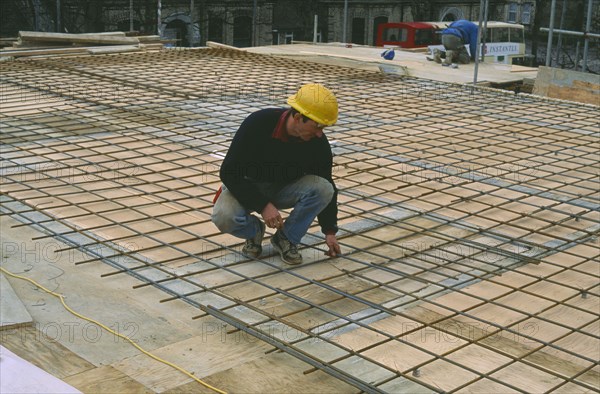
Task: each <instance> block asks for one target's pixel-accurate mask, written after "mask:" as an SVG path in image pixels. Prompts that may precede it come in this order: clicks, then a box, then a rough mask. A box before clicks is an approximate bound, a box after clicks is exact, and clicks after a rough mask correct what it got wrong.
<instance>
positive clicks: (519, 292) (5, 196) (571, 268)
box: [0, 44, 600, 393]
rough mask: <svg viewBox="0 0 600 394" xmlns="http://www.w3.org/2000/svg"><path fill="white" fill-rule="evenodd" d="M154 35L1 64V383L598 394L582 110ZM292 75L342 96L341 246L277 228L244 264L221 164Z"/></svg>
mask: <svg viewBox="0 0 600 394" xmlns="http://www.w3.org/2000/svg"><path fill="white" fill-rule="evenodd" d="M148 45H150V46H148V47H146V48H145V49H144V50H129V49H127V50H121V51H117V50H110V49H106V48H104V50H97V49H95V50H92V52H90V51H89V50H86V51H83V52H82V51H81V48H78V49H71V51H72V52H71V53H64V52H63V53H59V54H57V53H52V52H50V53H48V52H46V53H33V54H31V53H30V54H28V55H27V56H25V55H23V56H19V57H13V58H10V59H8V60H6V61H3V62H1V63H0V75H1V83H0V89H1V90H0V105H1V115H0V135H1V137H2V143H1V145H0V148H1V156H2V159H1V166H0V171H1V172H0V176H1V178H0V179H1V184H0V190H1V195H0V199H1V216H0V218H1V231H2V234H1V235H2V256H1V258H2V263H1V267H2V274H3V275H2V326H3V327H2V330H1V331H0V338H1V345H2V360H1V361H0V372H1V375H2V376H1V379H0V380H1V381H2V388H3V391H2V392H29V393H31V392H45V393H49V392H57V393H58V392H60V393H65V392H106V393H116V392H136V393H146V392H159V393H193V392H207V393H208V392H214V391H218V392H231V393H236V392H239V393H299V392H302V393H354V392H366V393H380V392H381V393H383V392H386V393H433V392H443V393H454V392H461V393H509V392H510V393H512V392H519V393H547V392H553V393H589V392H599V391H600V390H599V387H600V366H599V365H598V364H599V359H600V298H599V297H600V281H599V279H600V265H599V264H600V247H599V246H600V241H599V239H598V236H599V233H600V192H599V190H600V179H599V175H600V154H599V152H600V138H599V137H600V127H599V119H600V117H599V106H598V102H597V101H596V102H595V103H593V102H591V103H590V101H589V100H588V102H587V103H583V102H576V101H571V100H565V99H555V98H549V97H543V96H540V95H534V94H528V93H522V92H521V93H519V92H518V91H516V92H515V91H508V90H500V89H494V88H493V86H494V85H497V84H505V83H510V82H513V80H514V79H515V78H516V79H518V80H522V79H523V78H524V77H525V76H527V75H531V77H532V78H535V75H536V73H537V69H536V70H531V69H525V68H517V67H516V66H515V67H512V68H511V67H509V66H499V65H493V64H486V65H481V66H480V67H481V69H480V72H481V74H480V75H481V77H480V79H481V80H482V82H483V83H481V84H477V85H474V84H472V83H469V81H470V80H471V79H472V75H471V72H472V71H471V70H472V67H473V65H464V66H462V65H461V66H460V68H459V69H458V70H450V69H449V68H442V67H441V66H439V65H435V64H432V63H431V62H429V63H428V62H427V61H423V62H422V63H419V62H417V61H416V60H410V58H409V57H410V56H412V55H411V54H408V53H407V54H406V55H405V56H404V55H403V56H398V58H399V60H397V61H398V62H402V61H408V62H413V63H414V64H412V65H407V64H400V63H393V62H387V63H384V61H383V60H381V59H380V58H379V59H377V57H378V56H379V55H378V52H380V50H373V51H376V52H377V53H376V55H373V56H372V55H371V53H370V52H369V50H370V49H368V48H362V49H361V48H349V47H347V46H343V47H340V48H339V51H341V52H336V53H337V55H335V54H334V52H335V51H334V50H333V49H331V48H332V46H329V47H328V48H327V51H326V52H327V53H322V52H323V51H322V48H324V46H316V45H315V46H312V47H310V48H307V47H309V45H305V46H294V45H286V46H278V47H261V48H247V50H237V49H233V48H228V47H225V46H214V47H205V48H195V49H166V48H162V46H161V45H159V46H158V47H157V46H156V45H154V46H152V45H153V44H148ZM297 48H300V49H297ZM302 50H303V51H305V52H304V53H303V52H302ZM294 51H295V53H294ZM351 51H354V52H351ZM283 52H285V53H283ZM308 52H310V53H308ZM373 53H375V52H373ZM406 59H409V60H406ZM434 67H435V69H434ZM407 70H409V71H407ZM461 72H464V73H465V74H464V75H463V74H460V73H461ZM449 73H454V77H452V78H447V75H448V74H449ZM511 73H512V74H511ZM527 73H531V74H527ZM436 75H439V78H438V77H436ZM515 75H517V77H515ZM305 83H321V84H323V85H325V86H327V87H329V88H330V89H331V90H332V91H334V92H335V95H336V97H337V99H338V102H339V120H338V122H337V123H336V124H335V125H334V126H331V127H327V128H326V129H325V133H326V134H327V137H328V139H329V142H330V145H331V148H332V151H333V154H334V168H333V179H334V181H335V183H336V185H337V188H338V189H339V196H338V210H339V214H338V226H339V231H338V233H337V237H338V239H339V242H340V245H341V248H342V255H340V256H337V257H335V258H330V257H328V256H326V255H325V254H324V251H325V250H326V245H325V244H324V239H325V238H324V237H325V236H324V235H323V234H322V233H321V232H320V229H319V227H318V225H317V223H316V221H315V222H314V223H313V226H312V227H311V228H310V229H309V232H308V234H307V235H306V236H305V237H304V238H303V240H302V244H301V245H300V252H301V254H302V256H303V259H304V263H303V264H301V265H298V266H290V265H287V264H284V263H283V262H282V261H281V259H280V258H279V255H278V254H277V253H276V252H275V251H273V249H272V247H271V245H270V244H269V243H268V239H269V237H271V236H272V234H273V233H272V231H271V230H267V234H266V237H265V242H264V244H263V246H264V253H263V255H262V256H261V257H259V258H256V259H252V258H248V257H246V256H245V255H244V254H242V253H241V249H242V246H243V240H241V239H239V238H235V237H233V236H231V235H228V234H222V233H221V232H220V231H219V230H218V229H217V228H216V227H215V226H214V224H213V223H212V222H211V212H212V208H213V197H214V195H215V192H216V191H217V190H218V189H219V187H220V186H221V180H220V178H219V168H220V164H221V162H222V160H223V158H224V156H225V154H226V153H227V150H228V147H229V145H230V143H231V140H232V138H233V136H234V134H235V132H236V130H237V129H238V127H239V125H240V124H241V122H242V121H243V120H244V119H245V118H246V117H247V116H248V115H249V114H251V113H252V112H254V111H256V110H259V109H262V108H269V107H285V106H286V104H285V102H286V99H287V98H288V97H289V96H290V95H292V94H294V92H295V91H296V90H297V89H298V88H299V87H300V86H301V85H303V84H305ZM585 86H588V87H589V86H591V93H590V94H589V95H588V97H592V98H595V99H597V98H598V94H599V92H598V86H599V85H593V84H592V85H590V84H589V83H588V84H587V85H585V84H583V83H581V84H579V85H577V84H575V85H574V87H570V88H569V89H571V92H572V93H573V92H575V94H578V92H583V91H584V90H585V89H586V87H585ZM288 213H289V212H288ZM267 245H268V246H267ZM24 278H26V279H24ZM27 279H29V280H30V281H28V280H27ZM32 281H34V282H32ZM47 291H51V292H52V293H54V294H52V293H48V292H47ZM57 295H61V296H62V298H60V297H58V296H57ZM61 301H63V302H64V303H66V304H67V305H68V306H69V307H70V308H72V310H73V311H75V312H77V314H79V315H74V314H73V313H72V312H70V311H69V310H68V309H66V308H65V307H64V306H63V304H62V303H61ZM82 316H85V317H88V318H90V319H93V320H94V321H96V322H99V323H101V324H102V325H103V326H99V325H98V324H96V323H92V322H90V321H89V320H84V319H82ZM105 328H109V329H110V331H107V330H106V329H105ZM124 336H126V337H129V338H130V339H131V342H129V341H128V340H126V339H125V338H124ZM132 343H135V344H136V345H138V346H139V347H135V346H133V344H132ZM141 349H144V351H142V350H141ZM146 352H147V353H146ZM148 353H151V354H152V355H153V356H150V355H149V354H148ZM158 359H160V360H158ZM163 361H164V362H163ZM165 362H167V363H168V364H167V363H165ZM176 367H177V368H176ZM38 376H39V378H38ZM34 377H35V378H34ZM200 381H201V382H200Z"/></svg>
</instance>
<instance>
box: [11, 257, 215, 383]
mask: <svg viewBox="0 0 600 394" xmlns="http://www.w3.org/2000/svg"><path fill="white" fill-rule="evenodd" d="M0 271H2V272H3V273H5V274H6V275H9V276H12V277H13V278H17V279H22V280H25V281H27V282H29V283H32V284H33V285H34V286H37V287H39V288H40V289H42V290H44V291H45V292H46V293H48V294H51V295H53V296H55V297H57V298H58V299H59V300H60V302H61V303H62V304H63V306H64V307H65V309H66V310H67V311H69V312H70V313H72V314H73V315H75V316H77V317H78V318H80V319H83V320H87V321H89V322H90V323H94V324H97V325H98V326H100V327H102V328H103V329H105V330H106V331H108V332H110V333H111V334H114V335H116V336H118V337H119V338H122V339H125V340H126V341H128V342H129V343H131V344H132V345H133V346H134V347H135V348H136V349H138V350H139V351H140V352H142V353H144V354H145V355H147V356H149V357H151V358H153V359H155V360H156V361H159V362H161V363H163V364H166V365H168V366H170V367H173V368H175V369H176V370H178V371H180V372H182V373H184V374H185V375H187V376H189V377H190V378H192V379H194V380H195V381H196V382H198V383H200V384H201V385H203V386H205V387H207V388H209V389H211V390H213V391H215V392H217V393H219V394H227V393H226V392H225V391H222V390H219V389H218V388H216V387H213V386H211V385H210V384H208V383H206V382H204V381H202V380H200V379H198V378H197V377H196V376H194V375H193V374H192V373H191V372H188V371H187V370H185V369H183V368H182V367H180V366H179V365H177V364H174V363H172V362H170V361H167V360H163V359H162V358H160V357H158V356H156V355H154V354H152V353H150V352H149V351H147V350H144V349H143V348H142V347H141V346H140V345H138V344H137V343H135V342H134V341H133V340H132V339H131V338H129V337H128V336H126V335H123V334H119V333H118V332H115V331H114V330H112V329H110V328H109V327H107V326H105V325H104V324H102V323H100V322H98V321H96V320H94V319H92V318H89V317H86V316H83V315H81V314H79V313H77V312H76V311H74V310H73V309H71V307H70V306H69V305H67V303H66V302H65V298H64V296H63V295H62V294H58V293H55V292H53V291H52V290H48V289H47V288H45V287H44V286H42V285H40V284H39V283H37V282H36V281H35V280H33V279H30V278H27V277H25V276H21V275H17V274H13V273H12V272H10V271H8V270H6V269H5V268H4V267H0Z"/></svg>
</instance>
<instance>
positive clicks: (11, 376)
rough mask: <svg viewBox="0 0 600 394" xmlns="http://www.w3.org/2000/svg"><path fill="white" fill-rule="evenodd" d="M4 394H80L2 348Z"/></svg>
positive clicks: (0, 383) (1, 385)
mask: <svg viewBox="0 0 600 394" xmlns="http://www.w3.org/2000/svg"><path fill="white" fill-rule="evenodd" d="M0 357H1V358H2V368H1V370H0V375H1V378H0V392H2V393H61V394H68V393H71V394H76V393H79V391H77V390H76V389H75V388H73V387H71V386H69V385H68V384H67V383H65V382H63V381H61V380H60V379H57V378H56V377H54V376H52V375H50V374H49V373H48V372H46V371H44V370H43V369H40V368H38V367H36V366H35V365H33V364H31V363H29V362H27V361H25V360H24V359H22V358H21V357H19V356H17V355H16V354H14V353H13V352H11V351H10V350H8V349H6V348H4V347H3V346H0ZM25 377H26V378H25Z"/></svg>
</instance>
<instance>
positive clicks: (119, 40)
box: [19, 31, 140, 45]
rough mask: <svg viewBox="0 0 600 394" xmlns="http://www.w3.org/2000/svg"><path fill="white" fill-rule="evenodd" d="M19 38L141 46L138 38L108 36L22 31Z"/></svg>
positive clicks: (25, 39)
mask: <svg viewBox="0 0 600 394" xmlns="http://www.w3.org/2000/svg"><path fill="white" fill-rule="evenodd" d="M19 38H20V39H21V40H23V41H41V42H65V43H81V44H107V45H115V44H117V45H120V44H130V45H131V44H139V43H140V40H138V39H137V38H136V37H119V36H110V35H106V34H93V33H90V34H69V33H47V32H38V31H20V32H19Z"/></svg>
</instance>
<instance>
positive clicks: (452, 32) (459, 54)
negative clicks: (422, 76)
mask: <svg viewBox="0 0 600 394" xmlns="http://www.w3.org/2000/svg"><path fill="white" fill-rule="evenodd" d="M442 45H444V49H446V58H445V59H444V63H446V64H452V63H459V64H469V62H470V61H471V59H473V60H474V59H475V50H476V48H477V25H476V24H475V23H473V22H470V21H466V20H464V19H461V20H458V21H455V22H452V23H451V24H449V25H448V27H447V28H446V29H444V30H442ZM465 45H469V51H470V52H471V55H470V56H469V53H468V52H467V49H466V48H465ZM434 59H435V61H436V62H437V63H441V62H442V61H441V57H440V53H439V52H436V53H434Z"/></svg>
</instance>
